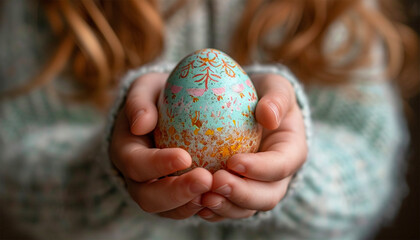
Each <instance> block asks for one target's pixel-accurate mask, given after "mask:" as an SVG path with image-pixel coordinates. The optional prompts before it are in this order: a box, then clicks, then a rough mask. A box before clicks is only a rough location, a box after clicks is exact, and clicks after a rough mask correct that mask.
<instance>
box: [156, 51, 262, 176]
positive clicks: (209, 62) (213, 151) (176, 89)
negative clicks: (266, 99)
mask: <svg viewBox="0 0 420 240" xmlns="http://www.w3.org/2000/svg"><path fill="white" fill-rule="evenodd" d="M257 102H258V97H257V93H256V91H255V88H254V86H253V84H252V82H251V80H250V79H249V77H248V75H247V74H246V73H245V72H244V70H243V69H242V68H241V67H240V66H239V65H238V64H237V63H236V62H235V61H234V60H233V59H232V58H231V57H229V56H228V55H226V54H225V53H223V52H221V51H219V50H216V49H202V50H198V51H196V52H194V53H192V54H190V55H188V56H187V57H185V58H184V59H183V60H181V61H180V62H179V63H178V65H177V66H176V67H175V69H174V70H173V71H172V73H171V74H170V76H169V78H168V81H167V84H166V87H165V89H164V90H163V92H162V94H161V95H160V98H159V102H158V108H159V121H158V125H157V127H156V129H155V132H154V136H155V143H156V147H158V148H172V147H180V148H183V149H185V150H186V151H188V152H189V153H190V154H191V157H192V159H193V164H192V168H194V167H204V168H206V169H208V170H209V171H210V172H215V171H217V170H219V169H223V168H225V167H226V160H227V159H228V158H229V157H230V156H232V155H234V154H236V153H247V152H256V151H257V150H258V147H259V143H260V140H261V128H260V127H259V126H258V124H257V123H256V121H255V116H254V111H255V107H256V105H257ZM182 172H185V171H182ZM182 172H179V173H178V174H180V173H182Z"/></svg>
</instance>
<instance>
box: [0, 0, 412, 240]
mask: <svg viewBox="0 0 420 240" xmlns="http://www.w3.org/2000/svg"><path fill="white" fill-rule="evenodd" d="M169 2H170V1H169ZM244 2H245V1H243V0H233V1H224V0H216V1H212V2H211V6H212V7H210V4H209V2H208V1H202V0H193V1H190V3H189V4H188V5H187V6H185V7H183V8H182V9H180V10H179V11H178V12H177V13H176V14H175V15H174V16H173V17H172V18H171V21H170V22H168V23H167V25H166V27H167V29H166V38H165V50H164V53H163V54H162V56H161V57H160V58H159V59H158V60H157V61H156V62H154V63H153V64H150V65H146V66H143V67H140V68H138V69H134V70H132V71H130V72H128V73H127V74H126V76H125V77H124V78H123V79H122V80H121V87H120V88H119V90H118V91H119V97H118V98H117V100H116V101H115V104H114V108H113V109H112V111H110V113H109V114H108V115H104V114H103V113H101V112H99V111H97V110H95V108H94V107H92V106H90V105H88V104H75V103H70V102H68V101H64V100H63V99H62V98H60V97H59V96H57V92H56V91H54V90H51V89H68V88H69V87H71V86H68V82H69V81H68V80H69V79H68V78H69V77H68V76H63V75H60V76H57V77H56V79H55V80H54V81H53V83H51V84H49V85H47V86H44V87H40V88H38V89H36V90H34V91H32V92H30V93H28V94H25V95H22V96H19V97H16V98H13V99H7V100H4V101H1V102H0V153H1V155H0V210H1V211H0V212H4V213H6V215H7V216H8V221H10V222H11V223H13V225H14V226H16V229H17V230H18V231H22V232H26V233H28V234H29V235H30V236H31V237H32V238H33V239H119V240H124V239H174V240H176V239H362V238H367V237H369V236H370V235H371V234H373V233H374V232H375V230H377V228H378V227H379V226H380V225H381V224H382V223H383V222H384V221H385V220H386V219H391V218H392V216H393V215H394V213H395V211H396V210H397V209H398V207H399V204H400V200H401V199H402V197H403V196H404V193H405V188H406V187H405V183H404V181H403V180H402V179H403V178H402V174H403V172H404V171H403V170H404V164H403V163H404V161H403V160H404V152H405V149H406V146H407V143H408V137H407V130H406V125H405V122H404V120H403V118H402V110H401V102H400V99H399V96H398V95H397V93H396V90H395V87H394V86H393V85H392V84H391V83H390V81H389V79H387V78H386V77H385V75H384V74H383V73H382V72H383V70H384V63H383V60H382V59H383V56H384V53H383V50H382V48H381V46H380V44H377V46H375V48H373V49H372V50H371V52H370V54H371V55H372V59H373V63H372V64H371V65H370V66H368V67H364V68H360V69H357V70H355V71H354V72H353V73H352V79H351V80H350V81H349V82H347V83H346V84H341V85H338V86H323V85H311V86H305V90H303V86H301V84H300V83H299V81H298V80H297V79H296V78H295V77H294V75H293V74H292V73H291V72H290V71H289V70H287V68H286V67H284V66H282V65H267V64H262V63H259V61H260V59H259V58H258V57H256V61H255V62H256V63H255V64H253V65H251V66H247V67H245V70H246V71H247V72H248V73H249V74H250V75H252V74H254V73H274V74H280V75H282V76H284V77H285V78H287V79H288V80H289V81H290V82H291V83H292V85H293V87H294V89H295V92H296V97H297V100H298V103H299V106H300V108H301V111H302V115H303V117H304V122H305V127H306V135H307V140H308V141H309V155H308V158H307V162H306V163H305V165H304V166H303V167H302V168H301V169H300V170H299V171H298V172H297V174H296V175H295V177H294V179H293V181H292V183H291V185H290V186H289V190H288V192H287V194H286V196H285V198H284V199H283V200H282V201H281V202H280V203H279V204H278V205H277V206H276V207H275V208H274V209H273V210H271V211H267V212H259V213H258V214H256V215H255V216H253V217H250V218H248V219H244V220H228V221H223V222H221V223H208V222H206V221H204V220H202V219H200V218H198V217H192V218H190V219H186V220H177V221H175V220H170V219H164V218H161V217H159V216H157V215H154V214H149V213H146V212H143V211H142V210H141V209H140V208H139V207H138V206H137V205H136V203H135V202H134V201H133V200H132V199H131V198H130V196H129V194H128V193H127V191H126V190H125V188H124V183H123V181H122V179H121V178H120V176H119V174H118V172H117V171H116V170H115V169H114V168H113V167H112V164H111V163H110V160H109V157H108V154H107V147H108V143H109V138H110V130H111V129H112V126H113V119H114V117H115V115H116V113H117V112H118V109H119V108H120V107H121V106H122V104H123V103H124V98H125V95H126V93H127V90H128V89H129V87H130V85H131V83H132V82H133V81H134V80H135V79H136V78H137V77H139V76H141V75H143V74H145V73H149V72H170V71H171V70H172V68H173V67H174V65H173V63H175V62H177V61H179V60H180V59H181V58H182V57H184V56H185V55H186V54H189V53H191V52H193V51H195V50H197V49H201V48H207V47H212V48H217V49H220V50H222V51H226V50H227V49H228V48H227V43H228V41H227V40H228V39H230V34H231V32H232V31H233V29H234V27H235V26H236V23H237V21H238V19H239V17H240V14H241V12H242V11H241V10H242V9H243V6H244ZM165 3H167V2H165ZM168 5H170V3H168ZM0 10H1V13H0V18H1V19H0V63H1V64H0V91H4V90H7V89H11V88H14V87H17V86H19V84H22V83H24V82H25V81H27V80H28V79H30V78H31V77H32V76H34V75H35V74H37V73H38V72H37V71H39V69H40V68H41V67H42V66H43V65H44V64H45V61H46V60H47V56H49V54H50V51H51V48H50V46H52V45H54V42H52V40H51V39H52V38H51V32H50V30H49V29H48V27H46V26H48V24H47V23H46V19H45V17H44V16H43V13H42V10H41V9H40V7H39V5H38V4H37V3H36V2H35V1H23V0H13V1H12V0H8V1H4V2H3V4H2V6H1V8H0ZM343 31H344V33H345V29H343V27H342V26H340V24H339V23H337V24H336V25H335V26H334V27H333V29H332V31H331V34H330V39H329V41H331V42H330V43H331V44H330V45H331V47H333V46H334V44H337V43H339V42H340V41H342V38H343V35H345V34H343ZM226 52H228V51H226ZM309 109H310V110H311V112H309ZM310 115H311V116H310Z"/></svg>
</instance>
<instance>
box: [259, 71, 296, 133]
mask: <svg viewBox="0 0 420 240" xmlns="http://www.w3.org/2000/svg"><path fill="white" fill-rule="evenodd" d="M252 79H253V81H254V84H255V87H256V89H257V91H258V95H259V96H260V97H261V99H260V100H259V101H258V104H257V107H256V109H255V116H256V119H257V121H258V122H259V123H260V124H261V125H262V126H263V127H265V128H266V129H270V130H273V129H276V128H278V127H279V125H280V123H281V121H282V119H283V118H284V117H285V116H286V115H287V113H288V112H289V111H290V109H291V107H292V106H293V104H295V103H296V99H295V94H294V89H293V86H292V85H291V84H290V83H289V81H287V80H286V79H285V78H284V77H282V76H280V75H275V74H264V75H254V76H253V78H252Z"/></svg>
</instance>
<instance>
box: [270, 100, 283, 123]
mask: <svg viewBox="0 0 420 240" xmlns="http://www.w3.org/2000/svg"><path fill="white" fill-rule="evenodd" d="M268 107H269V108H270V109H271V111H272V112H273V114H274V117H275V120H276V124H277V125H279V124H280V116H279V109H278V108H277V105H276V104H274V103H273V102H269V103H268Z"/></svg>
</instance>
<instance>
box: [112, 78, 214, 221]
mask: <svg viewBox="0 0 420 240" xmlns="http://www.w3.org/2000/svg"><path fill="white" fill-rule="evenodd" d="M167 77H168V75H167V74H158V73H154V74H147V75H144V76H142V77H140V78H139V79H138V80H136V82H135V83H134V84H133V86H132V87H131V89H130V91H129V93H128V95H127V100H126V104H125V106H124V108H123V110H122V111H121V112H120V113H119V115H118V117H117V119H116V122H115V127H114V131H113V133H112V140H111V145H110V157H111V160H112V162H113V163H114V164H115V166H116V167H117V168H118V169H119V171H121V173H122V174H123V175H124V178H125V180H126V183H127V188H128V192H129V193H130V195H131V197H132V198H133V200H134V201H136V202H137V204H138V205H139V206H140V207H141V208H142V209H143V210H144V211H146V212H149V213H158V214H159V215H161V216H163V217H168V218H173V219H183V218H188V217H190V216H192V215H194V214H196V213H197V212H198V211H200V210H201V209H202V207H201V206H200V196H201V194H203V193H205V192H207V191H209V190H210V188H211V184H212V175H211V173H210V172H208V171H207V170H205V169H203V168H196V169H194V170H192V171H190V172H188V173H185V174H183V175H181V176H174V177H164V176H166V175H168V174H171V173H173V172H175V171H178V170H182V169H185V168H187V167H189V166H190V165H191V156H190V155H189V154H188V153H187V152H186V151H185V150H183V149H180V148H171V149H169V148H168V149H156V148H152V147H153V138H152V136H150V133H151V132H152V131H153V129H154V128H155V126H156V124H157V117H158V114H157V109H156V100H157V98H158V96H159V93H160V91H161V89H162V88H163V87H164V84H165V81H166V79H167ZM161 177H164V178H162V179H159V178H161Z"/></svg>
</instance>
